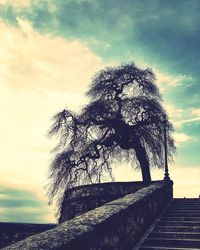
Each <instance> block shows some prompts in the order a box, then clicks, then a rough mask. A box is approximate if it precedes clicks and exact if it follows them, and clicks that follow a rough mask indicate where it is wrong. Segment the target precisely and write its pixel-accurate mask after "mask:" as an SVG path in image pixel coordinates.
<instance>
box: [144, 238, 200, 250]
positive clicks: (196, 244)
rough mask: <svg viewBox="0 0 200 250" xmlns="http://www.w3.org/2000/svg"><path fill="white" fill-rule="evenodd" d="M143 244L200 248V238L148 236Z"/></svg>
mask: <svg viewBox="0 0 200 250" xmlns="http://www.w3.org/2000/svg"><path fill="white" fill-rule="evenodd" d="M143 245H144V246H145V245H148V246H157V247H173V248H175V249H177V247H180V248H181V247H182V248H186V249H190V248H197V249H198V248H199V249H200V239H172V238H150V237H149V238H147V239H146V240H145V241H144V243H143Z"/></svg>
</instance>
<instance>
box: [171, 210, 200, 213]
mask: <svg viewBox="0 0 200 250" xmlns="http://www.w3.org/2000/svg"><path fill="white" fill-rule="evenodd" d="M169 212H170V213H176V212H177V213H189V212H191V213H196V214H197V213H200V210H196V209H188V210H185V209H170V210H167V211H166V213H169Z"/></svg>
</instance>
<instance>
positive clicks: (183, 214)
mask: <svg viewBox="0 0 200 250" xmlns="http://www.w3.org/2000/svg"><path fill="white" fill-rule="evenodd" d="M163 217H199V218H200V212H199V213H196V212H195V213H191V212H189V213H187V212H172V211H168V212H167V213H166V214H164V216H163Z"/></svg>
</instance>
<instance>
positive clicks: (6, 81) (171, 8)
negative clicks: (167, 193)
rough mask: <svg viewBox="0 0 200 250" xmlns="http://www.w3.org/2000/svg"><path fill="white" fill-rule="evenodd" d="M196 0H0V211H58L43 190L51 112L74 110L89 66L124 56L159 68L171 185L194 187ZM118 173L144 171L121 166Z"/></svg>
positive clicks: (199, 124)
mask: <svg viewBox="0 0 200 250" xmlns="http://www.w3.org/2000/svg"><path fill="white" fill-rule="evenodd" d="M199 10H200V4H199V1H198V0H182V1H179V0H176V1H174V0H173V1H172V0H143V1H141V0H137V1H136V0H124V1H121V0H73V1H72V0H59V1H53V0H52V1H50V0H49V1H48V0H46V1H45V0H41V1H37V0H35V1H34V0H33V1H29V0H16V1H7V0H0V58H1V59H0V84H1V94H0V97H1V98H0V99H1V101H0V102H1V103H0V104H1V105H0V111H1V116H2V121H3V122H1V125H0V126H1V127H0V131H1V132H0V138H1V141H2V143H1V145H0V147H1V152H2V154H1V156H0V170H1V177H0V202H1V203H0V211H1V214H2V216H1V217H0V221H13V220H15V221H30V222H53V221H55V218H54V216H53V214H54V211H53V208H49V207H48V206H47V198H46V197H45V190H44V186H45V185H46V182H47V181H46V176H47V170H48V165H49V162H50V160H51V157H52V155H50V154H49V152H50V150H51V148H52V147H53V145H54V142H52V141H49V140H48V139H47V138H46V133H47V130H48V128H49V126H50V124H51V122H50V119H51V117H52V116H53V115H54V113H55V112H57V111H59V110H62V109H63V108H64V107H66V105H67V107H69V108H71V109H74V110H75V111H77V110H79V109H80V107H81V105H83V104H84V103H86V102H87V101H88V100H87V98H86V97H84V92H85V91H86V90H87V88H88V86H89V83H90V79H91V77H92V75H93V74H94V73H95V72H97V71H98V70H99V69H101V68H104V67H106V66H108V65H118V64H120V63H122V62H130V61H134V62H135V63H136V64H137V65H138V66H139V67H142V68H146V67H148V68H152V70H153V71H154V72H155V74H156V76H157V84H158V86H159V87H160V90H161V92H162V95H163V99H164V105H165V107H166V109H167V111H168V114H169V116H170V119H171V121H172V122H173V124H174V127H175V133H174V137H175V140H176V145H177V152H178V154H177V157H176V158H175V164H174V165H171V166H170V173H171V176H172V178H173V180H174V182H175V186H174V189H175V195H176V196H177V197H183V196H186V197H189V196H190V197H197V196H198V195H199V193H200V184H199V178H200V158H199V152H200V136H199V131H200V84H199V79H200V71H199V68H200V53H199V52H200V48H199V44H200V17H199ZM162 175H163V173H162V172H161V171H158V170H157V171H156V170H154V171H153V177H154V179H157V178H162ZM122 178H123V180H127V181H129V180H134V179H137V178H140V173H135V172H134V171H132V170H131V169H129V168H128V167H127V168H125V167H124V166H120V167H119V168H118V169H116V180H122ZM15 192H16V197H15V195H13V194H14V193H15ZM30 197H31V199H30ZM15 198H16V199H15ZM19 200H20V202H19ZM11 210H12V211H13V212H12V215H11V213H10V211H11ZM24 211H26V212H24ZM41 211H44V212H41ZM23 214H24V215H23Z"/></svg>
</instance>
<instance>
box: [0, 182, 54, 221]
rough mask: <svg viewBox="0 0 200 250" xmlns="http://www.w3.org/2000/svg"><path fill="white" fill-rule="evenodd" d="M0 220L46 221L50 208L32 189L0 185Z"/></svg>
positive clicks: (49, 219)
mask: <svg viewBox="0 0 200 250" xmlns="http://www.w3.org/2000/svg"><path fill="white" fill-rule="evenodd" d="M0 210H1V214H0V221H5V222H35V223H47V222H52V221H55V219H53V218H52V216H51V218H50V217H49V214H50V209H49V207H48V206H47V204H46V203H45V201H44V200H42V199H40V197H38V196H37V194H36V193H35V192H33V191H29V190H23V189H17V188H16V187H15V188H14V189H12V188H8V187H5V186H0Z"/></svg>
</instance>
